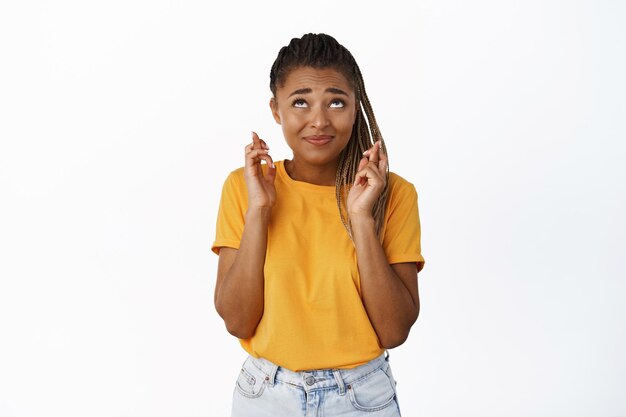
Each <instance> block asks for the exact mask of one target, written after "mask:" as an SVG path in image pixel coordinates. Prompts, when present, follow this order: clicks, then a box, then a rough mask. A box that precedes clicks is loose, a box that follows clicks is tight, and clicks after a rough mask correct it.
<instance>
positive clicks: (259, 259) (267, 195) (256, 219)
mask: <svg viewBox="0 0 626 417" xmlns="http://www.w3.org/2000/svg"><path fill="white" fill-rule="evenodd" d="M268 149H269V148H268V147H267V145H266V144H265V142H263V141H262V140H260V139H259V138H258V136H256V134H253V142H252V144H250V145H248V146H246V165H245V171H244V172H245V179H246V187H247V190H248V210H247V212H246V215H245V222H244V229H243V234H242V237H241V241H240V243H239V249H234V248H227V247H224V248H221V249H220V257H219V263H218V267H217V282H216V284H215V296H214V302H215V309H216V310H217V312H218V314H219V315H220V316H221V317H222V319H224V323H225V324H226V328H227V329H228V331H229V333H231V334H232V335H233V336H237V337H239V338H241V339H247V338H249V337H251V336H252V335H253V334H254V331H255V330H256V327H257V325H258V324H259V321H260V320H261V317H262V316H263V304H264V303H263V296H264V275H263V268H264V265H265V253H266V250H267V226H268V223H269V218H270V213H271V207H272V206H273V204H274V201H275V200H276V190H275V188H274V179H275V175H276V170H275V168H274V164H273V161H272V159H271V157H270V156H269V154H268ZM261 160H265V161H266V162H267V163H268V169H267V173H266V174H265V176H264V175H263V172H262V170H261Z"/></svg>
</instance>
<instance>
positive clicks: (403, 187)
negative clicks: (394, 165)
mask: <svg viewBox="0 0 626 417" xmlns="http://www.w3.org/2000/svg"><path fill="white" fill-rule="evenodd" d="M406 194H409V195H411V194H417V192H416V190H415V186H414V185H413V184H412V183H411V182H409V181H407V180H406V179H404V178H403V177H401V176H400V175H398V174H396V173H395V172H390V173H389V195H390V196H393V195H406Z"/></svg>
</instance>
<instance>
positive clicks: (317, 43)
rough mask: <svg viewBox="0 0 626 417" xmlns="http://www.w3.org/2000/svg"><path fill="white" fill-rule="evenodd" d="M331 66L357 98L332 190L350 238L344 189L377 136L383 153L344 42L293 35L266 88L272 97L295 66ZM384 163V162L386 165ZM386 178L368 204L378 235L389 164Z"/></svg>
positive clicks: (379, 137) (322, 36)
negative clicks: (342, 77) (351, 126)
mask: <svg viewBox="0 0 626 417" xmlns="http://www.w3.org/2000/svg"><path fill="white" fill-rule="evenodd" d="M301 67H312V68H332V69H334V70H337V71H339V72H340V73H341V74H342V75H343V76H344V77H346V80H348V83H350V85H351V87H352V88H353V89H354V91H355V94H356V100H357V112H356V119H355V122H354V126H353V128H352V134H351V136H350V140H349V141H348V144H347V145H346V147H345V148H344V150H343V151H342V153H341V155H340V157H339V166H338V167H337V175H336V177H335V194H336V197H337V207H338V209H339V216H340V217H341V222H342V223H343V225H344V227H345V228H346V230H347V231H348V234H349V235H350V237H351V238H352V228H351V226H350V219H349V217H348V211H347V208H346V199H347V196H348V191H349V190H350V187H351V186H352V184H353V183H354V179H355V176H356V172H357V169H358V167H359V162H360V161H361V159H362V158H363V152H365V151H366V150H367V149H369V148H371V147H372V145H373V144H374V143H375V142H376V141H377V140H380V148H381V150H382V151H383V152H384V153H385V155H386V154H387V149H386V147H385V142H384V141H383V137H382V135H381V133H380V130H379V128H378V124H377V123H376V118H375V117H374V111H373V110H372V105H371V104H370V101H369V98H368V97H367V94H366V92H365V84H364V82H363V76H362V75H361V70H360V69H359V66H358V65H357V63H356V61H355V59H354V57H353V56H352V54H351V53H350V51H348V50H347V49H346V48H345V47H344V46H342V45H341V44H340V43H339V42H337V41H336V40H335V38H333V37H332V36H329V35H326V34H323V33H319V34H313V33H309V34H306V35H304V36H302V37H301V38H294V39H292V40H291V42H289V45H287V46H283V47H282V48H281V49H280V51H279V52H278V56H277V57H276V60H275V61H274V64H273V65H272V69H271V71H270V90H271V91H272V94H273V95H274V97H276V89H277V87H279V86H282V85H283V84H284V82H285V80H286V79H287V76H288V75H289V73H290V72H291V71H292V70H293V69H296V68H301ZM387 166H388V165H387ZM386 176H387V181H386V185H385V188H384V189H383V191H382V192H381V194H380V196H379V197H378V200H377V201H376V203H375V204H374V207H373V208H372V216H373V218H374V221H375V223H376V233H377V234H378V236H379V239H382V228H383V223H384V217H385V206H386V202H387V195H388V191H389V186H388V184H389V168H388V167H387V172H386Z"/></svg>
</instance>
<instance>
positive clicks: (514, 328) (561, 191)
mask: <svg viewBox="0 0 626 417" xmlns="http://www.w3.org/2000/svg"><path fill="white" fill-rule="evenodd" d="M223 3H224V4H221V5H219V6H215V5H211V2H208V1H173V0H170V1H167V0H156V1H155V0H152V1H147V0H113V1H108V2H104V1H102V2H85V1H79V0H76V1H68V0H60V1H19V2H18V1H6V2H3V3H2V5H1V6H0V60H1V65H0V139H1V142H0V143H1V145H0V199H1V202H0V277H1V279H0V416H2V417H17V416H19V417H26V416H42V417H43V416H45V417H79V416H80V417H84V416H90V417H99V416H102V417H104V416H106V417H111V416H129V417H131V416H132V417H135V416H141V417H143V416H146V417H161V416H164V417H165V416H186V417H187V416H189V417H192V416H227V415H228V412H229V407H230V398H231V394H232V389H233V386H234V381H235V377H236V375H237V373H238V371H239V367H240V364H241V362H242V361H243V359H244V357H245V354H244V352H243V350H242V349H241V348H240V347H239V345H238V343H237V341H236V340H235V339H234V338H232V337H231V336H229V335H228V333H227V332H226V330H225V329H224V327H223V324H222V322H221V320H220V319H219V317H218V316H217V314H216V313H215V311H214V308H213V304H212V292H213V286H214V283H215V271H216V260H217V257H216V256H215V255H213V254H212V253H211V252H210V250H209V248H210V244H211V242H212V239H213V237H214V224H215V217H216V209H217V205H218V199H219V193H220V189H221V185H222V182H223V180H224V178H225V177H226V175H227V174H228V172H230V171H231V170H232V169H235V168H237V167H238V166H240V165H242V163H243V159H242V158H241V155H242V152H243V146H244V145H245V144H246V143H247V142H248V141H249V135H250V133H249V132H250V131H251V130H256V131H257V132H259V134H260V135H261V136H262V137H264V138H266V139H267V141H268V143H269V144H270V146H271V147H272V152H273V156H274V158H275V159H276V160H278V159H283V158H288V157H289V156H290V155H289V153H288V152H287V148H286V147H285V146H284V145H283V143H282V136H281V131H280V129H279V126H277V125H276V124H275V123H274V121H273V119H272V118H271V115H270V112H269V107H268V104H267V103H268V100H269V97H270V92H269V88H268V81H269V77H268V76H269V68H270V66H271V64H272V62H273V60H274V58H275V56H276V53H277V52H278V49H279V48H280V47H281V46H283V45H285V44H286V43H288V41H289V40H290V39H291V38H292V37H299V36H301V35H302V34H304V33H306V32H326V33H330V34H332V35H333V36H335V37H336V38H337V39H338V40H339V41H340V42H341V43H343V44H344V45H345V46H346V47H348V49H350V50H351V51H352V53H353V54H354V55H355V57H356V58H357V61H358V62H359V64H360V66H361V68H362V71H363V73H364V77H365V82H366V85H367V87H368V91H369V95H370V98H371V100H372V102H373V105H374V109H375V112H376V115H377V118H378V120H379V124H380V126H381V130H382V132H383V134H384V136H385V138H386V141H387V143H388V147H389V153H390V164H391V169H392V170H394V171H395V172H397V173H399V174H401V175H402V176H404V177H405V178H407V179H409V180H410V181H411V182H413V183H414V184H415V186H416V188H417V190H418V193H419V202H420V214H421V218H422V233H423V237H422V247H423V253H424V256H425V258H426V267H425V269H424V270H423V272H422V273H420V292H421V297H422V312H421V316H420V318H419V320H418V322H417V324H416V325H415V327H414V328H413V330H412V333H411V336H410V338H409V340H408V341H407V342H406V343H405V344H404V345H403V346H401V347H399V348H397V349H395V350H393V351H392V352H391V360H392V364H393V366H394V372H395V374H396V378H397V379H398V381H399V383H398V389H399V398H400V402H401V405H402V407H403V412H404V415H405V416H426V417H435V416H442V417H443V416H455V417H456V416H481V417H483V416H550V417H552V416H581V417H582V416H597V417H604V416H607V417H609V416H610V417H617V416H626V395H625V394H624V393H625V392H626V304H625V300H626V282H625V278H626V273H625V272H626V268H625V266H624V255H625V249H626V245H625V238H626V221H625V220H624V213H626V195H625V194H626V193H625V188H626V187H625V184H626V169H625V168H624V166H623V164H624V161H625V160H626V146H625V145H624V141H625V140H626V126H625V120H626V118H625V116H626V104H625V101H624V98H625V97H626V82H625V79H626V77H625V76H624V74H626V58H625V56H626V53H625V51H626V29H625V28H626V25H625V24H624V22H625V21H626V3H625V2H623V1H609V0H604V1H600V0H596V1H592V0H588V1H585V0H579V1H564V0H560V1H558V0H530V1H523V2H522V1H512V0H508V1H501V0H482V1H471V2H470V1H461V0H457V1H453V0H438V1H434V0H421V1H418V2H414V4H413V5H410V3H412V2H406V3H407V4H406V5H402V6H400V5H399V4H395V3H394V2H383V3H381V2H376V5H374V4H372V5H371V6H370V5H368V3H366V2H365V3H364V2H359V1H350V2H337V1H325V0H324V1H317V2H309V3H302V2H293V1H283V2H275V3H266V2H248V3H242V2H230V3H228V5H227V4H225V2H223ZM372 3H374V2H372ZM311 348H313V349H314V348H315V346H312V347H311Z"/></svg>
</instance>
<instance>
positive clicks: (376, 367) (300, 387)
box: [232, 354, 400, 417]
mask: <svg viewBox="0 0 626 417" xmlns="http://www.w3.org/2000/svg"><path fill="white" fill-rule="evenodd" d="M296 416H302V417H305V416H306V417H310V416H324V417H333V416H342V417H350V416H368V417H399V416H400V408H399V406H398V401H397V398H396V381H395V380H394V378H393V374H392V373H391V368H390V367H389V357H388V356H386V355H385V354H383V355H381V356H379V357H378V358H376V359H373V360H371V361H370V362H368V363H366V364H364V365H361V366H358V367H356V368H352V369H322V370H315V371H302V372H293V371H290V370H288V369H284V368H282V367H280V366H277V365H275V364H273V363H272V362H270V361H268V360H265V359H262V358H261V359H256V358H254V357H252V356H249V357H248V358H247V359H246V361H245V362H244V364H243V367H242V368H241V372H240V373H239V377H238V378H237V383H236V385H235V392H234V393H233V408H232V417H296Z"/></svg>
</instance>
